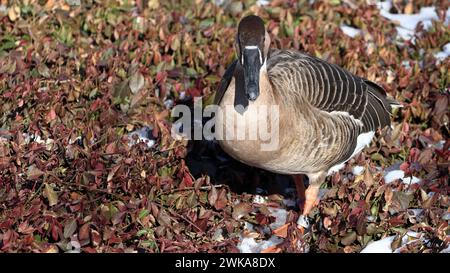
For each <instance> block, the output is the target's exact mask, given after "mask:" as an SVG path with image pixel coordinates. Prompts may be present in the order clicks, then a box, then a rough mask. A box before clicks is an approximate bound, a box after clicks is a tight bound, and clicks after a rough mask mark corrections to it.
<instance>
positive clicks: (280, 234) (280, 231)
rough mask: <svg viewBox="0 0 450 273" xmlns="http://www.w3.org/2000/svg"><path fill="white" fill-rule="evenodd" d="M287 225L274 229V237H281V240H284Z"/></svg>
mask: <svg viewBox="0 0 450 273" xmlns="http://www.w3.org/2000/svg"><path fill="white" fill-rule="evenodd" d="M289 225H290V223H287V224H284V225H282V226H281V227H279V228H277V229H275V230H274V231H273V234H275V235H276V236H278V237H281V238H286V237H287V232H288V228H289Z"/></svg>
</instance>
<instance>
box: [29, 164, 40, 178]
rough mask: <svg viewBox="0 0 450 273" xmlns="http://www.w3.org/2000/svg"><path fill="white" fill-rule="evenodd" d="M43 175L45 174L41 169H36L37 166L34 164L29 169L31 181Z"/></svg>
mask: <svg viewBox="0 0 450 273" xmlns="http://www.w3.org/2000/svg"><path fill="white" fill-rule="evenodd" d="M43 174H44V172H43V171H41V170H40V169H38V168H37V167H36V165H34V164H33V165H31V166H29V167H28V170H27V178H28V179H29V180H36V179H37V178H39V177H40V176H41V175H43Z"/></svg>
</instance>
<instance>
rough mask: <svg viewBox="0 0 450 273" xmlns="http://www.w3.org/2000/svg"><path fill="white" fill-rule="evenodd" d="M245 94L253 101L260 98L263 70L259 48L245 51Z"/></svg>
mask: <svg viewBox="0 0 450 273" xmlns="http://www.w3.org/2000/svg"><path fill="white" fill-rule="evenodd" d="M243 66H244V79H245V94H246V95H247V98H248V99H249V100H251V101H255V100H256V99H257V98H258V96H259V70H260V69H261V66H262V63H261V51H260V50H259V48H251V49H247V48H246V49H245V50H244V52H243Z"/></svg>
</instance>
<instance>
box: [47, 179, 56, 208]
mask: <svg viewBox="0 0 450 273" xmlns="http://www.w3.org/2000/svg"><path fill="white" fill-rule="evenodd" d="M44 196H45V197H46V198H47V200H48V204H49V205H50V206H54V205H56V204H58V194H57V193H56V192H55V191H54V190H53V187H52V186H50V185H49V184H47V183H45V188H44Z"/></svg>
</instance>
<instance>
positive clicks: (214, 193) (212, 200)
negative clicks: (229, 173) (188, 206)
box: [208, 187, 218, 206]
mask: <svg viewBox="0 0 450 273" xmlns="http://www.w3.org/2000/svg"><path fill="white" fill-rule="evenodd" d="M217 197H218V195H217V190H216V188H215V187H212V188H211V191H210V192H209V194H208V202H209V204H210V205H211V206H214V204H215V203H216V201H217Z"/></svg>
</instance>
